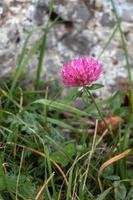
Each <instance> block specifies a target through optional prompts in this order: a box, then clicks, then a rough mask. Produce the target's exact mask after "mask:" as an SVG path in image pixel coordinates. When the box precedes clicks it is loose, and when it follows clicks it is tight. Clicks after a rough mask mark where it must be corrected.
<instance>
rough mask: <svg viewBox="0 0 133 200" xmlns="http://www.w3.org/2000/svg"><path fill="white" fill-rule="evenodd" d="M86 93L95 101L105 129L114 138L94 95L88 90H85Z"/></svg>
mask: <svg viewBox="0 0 133 200" xmlns="http://www.w3.org/2000/svg"><path fill="white" fill-rule="evenodd" d="M85 91H86V93H87V95H89V96H90V97H91V99H92V101H93V103H94V105H95V107H96V109H97V112H98V114H99V116H100V118H101V120H102V121H103V123H104V125H105V127H106V128H107V129H108V131H109V133H110V134H111V136H112V137H113V133H112V130H111V129H110V127H109V126H108V124H107V123H106V121H105V119H104V117H103V115H102V113H101V111H100V109H99V107H98V105H97V103H96V101H95V98H94V96H93V94H92V93H91V92H90V91H89V90H88V89H87V88H85Z"/></svg>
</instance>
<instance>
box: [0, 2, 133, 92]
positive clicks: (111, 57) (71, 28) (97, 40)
mask: <svg viewBox="0 0 133 200" xmlns="http://www.w3.org/2000/svg"><path fill="white" fill-rule="evenodd" d="M49 3H50V1H49V0H0V77H4V76H6V75H8V74H10V73H11V72H13V71H14V70H15V68H16V66H17V62H18V56H19V55H20V52H21V49H22V46H23V44H24V41H25V38H26V35H27V33H29V32H30V31H32V30H33V28H37V29H38V30H37V31H36V32H35V33H34V34H33V36H32V38H31V39H30V42H29V45H28V47H27V48H29V49H30V47H31V46H32V45H33V44H34V43H35V42H36V41H37V40H38V39H39V37H40V36H41V34H43V32H44V26H45V25H46V23H47V21H48V12H49ZM115 4H116V8H117V11H118V14H119V17H120V19H121V20H122V29H123V32H124V34H125V38H126V43H127V47H128V52H129V58H130V64H131V66H133V1H132V0H117V1H115ZM58 15H59V16H60V17H59V20H58V22H57V23H56V24H55V25H54V27H53V28H52V29H51V30H50V32H49V33H48V36H47V49H46V53H45V59H44V65H43V73H42V78H45V79H46V80H51V79H54V78H56V77H58V75H59V71H60V68H61V66H62V63H63V62H67V61H69V60H70V59H72V58H74V57H78V56H82V55H88V56H89V55H93V56H95V57H98V55H99V54H100V52H101V50H102V48H103V47H104V45H105V44H106V42H107V41H108V39H109V37H110V35H111V33H112V32H113V30H114V28H115V26H116V20H115V17H114V15H113V12H112V7H111V3H110V1H107V0H96V1H94V0H90V1H89V0H88V1H87V0H55V5H54V12H53V13H52V17H51V21H53V20H54V19H55V17H56V16H58ZM27 51H28V49H27ZM37 59H38V54H37V53H36V55H35V56H34V58H32V59H31V61H30V62H29V63H28V64H27V66H25V70H26V71H28V75H31V77H34V74H35V71H36V67H37V61H38V60H37ZM100 61H101V63H103V68H104V72H103V75H102V77H101V80H100V81H101V82H102V83H103V84H104V85H105V88H104V90H101V94H102V95H103V96H105V95H106V96H108V95H109V94H110V91H111V86H112V85H114V84H115V82H116V80H117V79H120V78H126V77H127V70H126V63H125V59H124V53H123V49H122V45H121V39H120V34H119V32H117V33H116V34H115V37H114V39H113V40H112V42H111V43H110V44H109V46H108V47H107V49H106V50H105V51H104V53H103V54H102V55H101V57H100Z"/></svg>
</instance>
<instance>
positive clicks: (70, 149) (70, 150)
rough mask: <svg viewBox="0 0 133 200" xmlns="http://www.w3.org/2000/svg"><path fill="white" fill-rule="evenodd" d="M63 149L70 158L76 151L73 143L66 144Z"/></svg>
mask: <svg viewBox="0 0 133 200" xmlns="http://www.w3.org/2000/svg"><path fill="white" fill-rule="evenodd" d="M64 151H65V153H66V154H67V155H68V156H69V157H70V158H72V157H73V156H74V155H75V153H76V148H75V144H74V143H70V144H68V145H66V146H65V148H64Z"/></svg>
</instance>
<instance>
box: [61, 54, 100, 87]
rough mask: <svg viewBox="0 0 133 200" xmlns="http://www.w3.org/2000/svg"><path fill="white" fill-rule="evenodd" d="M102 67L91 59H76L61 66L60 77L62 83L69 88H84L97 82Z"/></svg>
mask: <svg viewBox="0 0 133 200" xmlns="http://www.w3.org/2000/svg"><path fill="white" fill-rule="evenodd" d="M101 72H102V65H101V64H100V63H99V62H98V61H97V60H95V59H94V58H93V57H90V58H87V57H86V56H83V57H82V58H76V59H73V60H72V61H70V62H69V63H67V64H64V65H63V69H62V71H61V76H62V80H63V83H64V84H65V85H67V86H70V87H85V86H88V85H91V84H92V83H93V82H94V81H96V80H98V78H99V77H100V75H101Z"/></svg>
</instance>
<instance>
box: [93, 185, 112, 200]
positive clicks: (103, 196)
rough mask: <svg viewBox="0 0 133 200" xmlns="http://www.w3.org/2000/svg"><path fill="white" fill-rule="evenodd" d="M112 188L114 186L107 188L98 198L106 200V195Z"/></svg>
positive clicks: (97, 199) (98, 199)
mask: <svg viewBox="0 0 133 200" xmlns="http://www.w3.org/2000/svg"><path fill="white" fill-rule="evenodd" d="M111 190H112V187H110V188H108V189H107V190H105V191H104V192H103V193H101V194H100V195H99V196H98V198H96V200H105V197H106V196H107V195H108V194H109V192H110V191H111Z"/></svg>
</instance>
